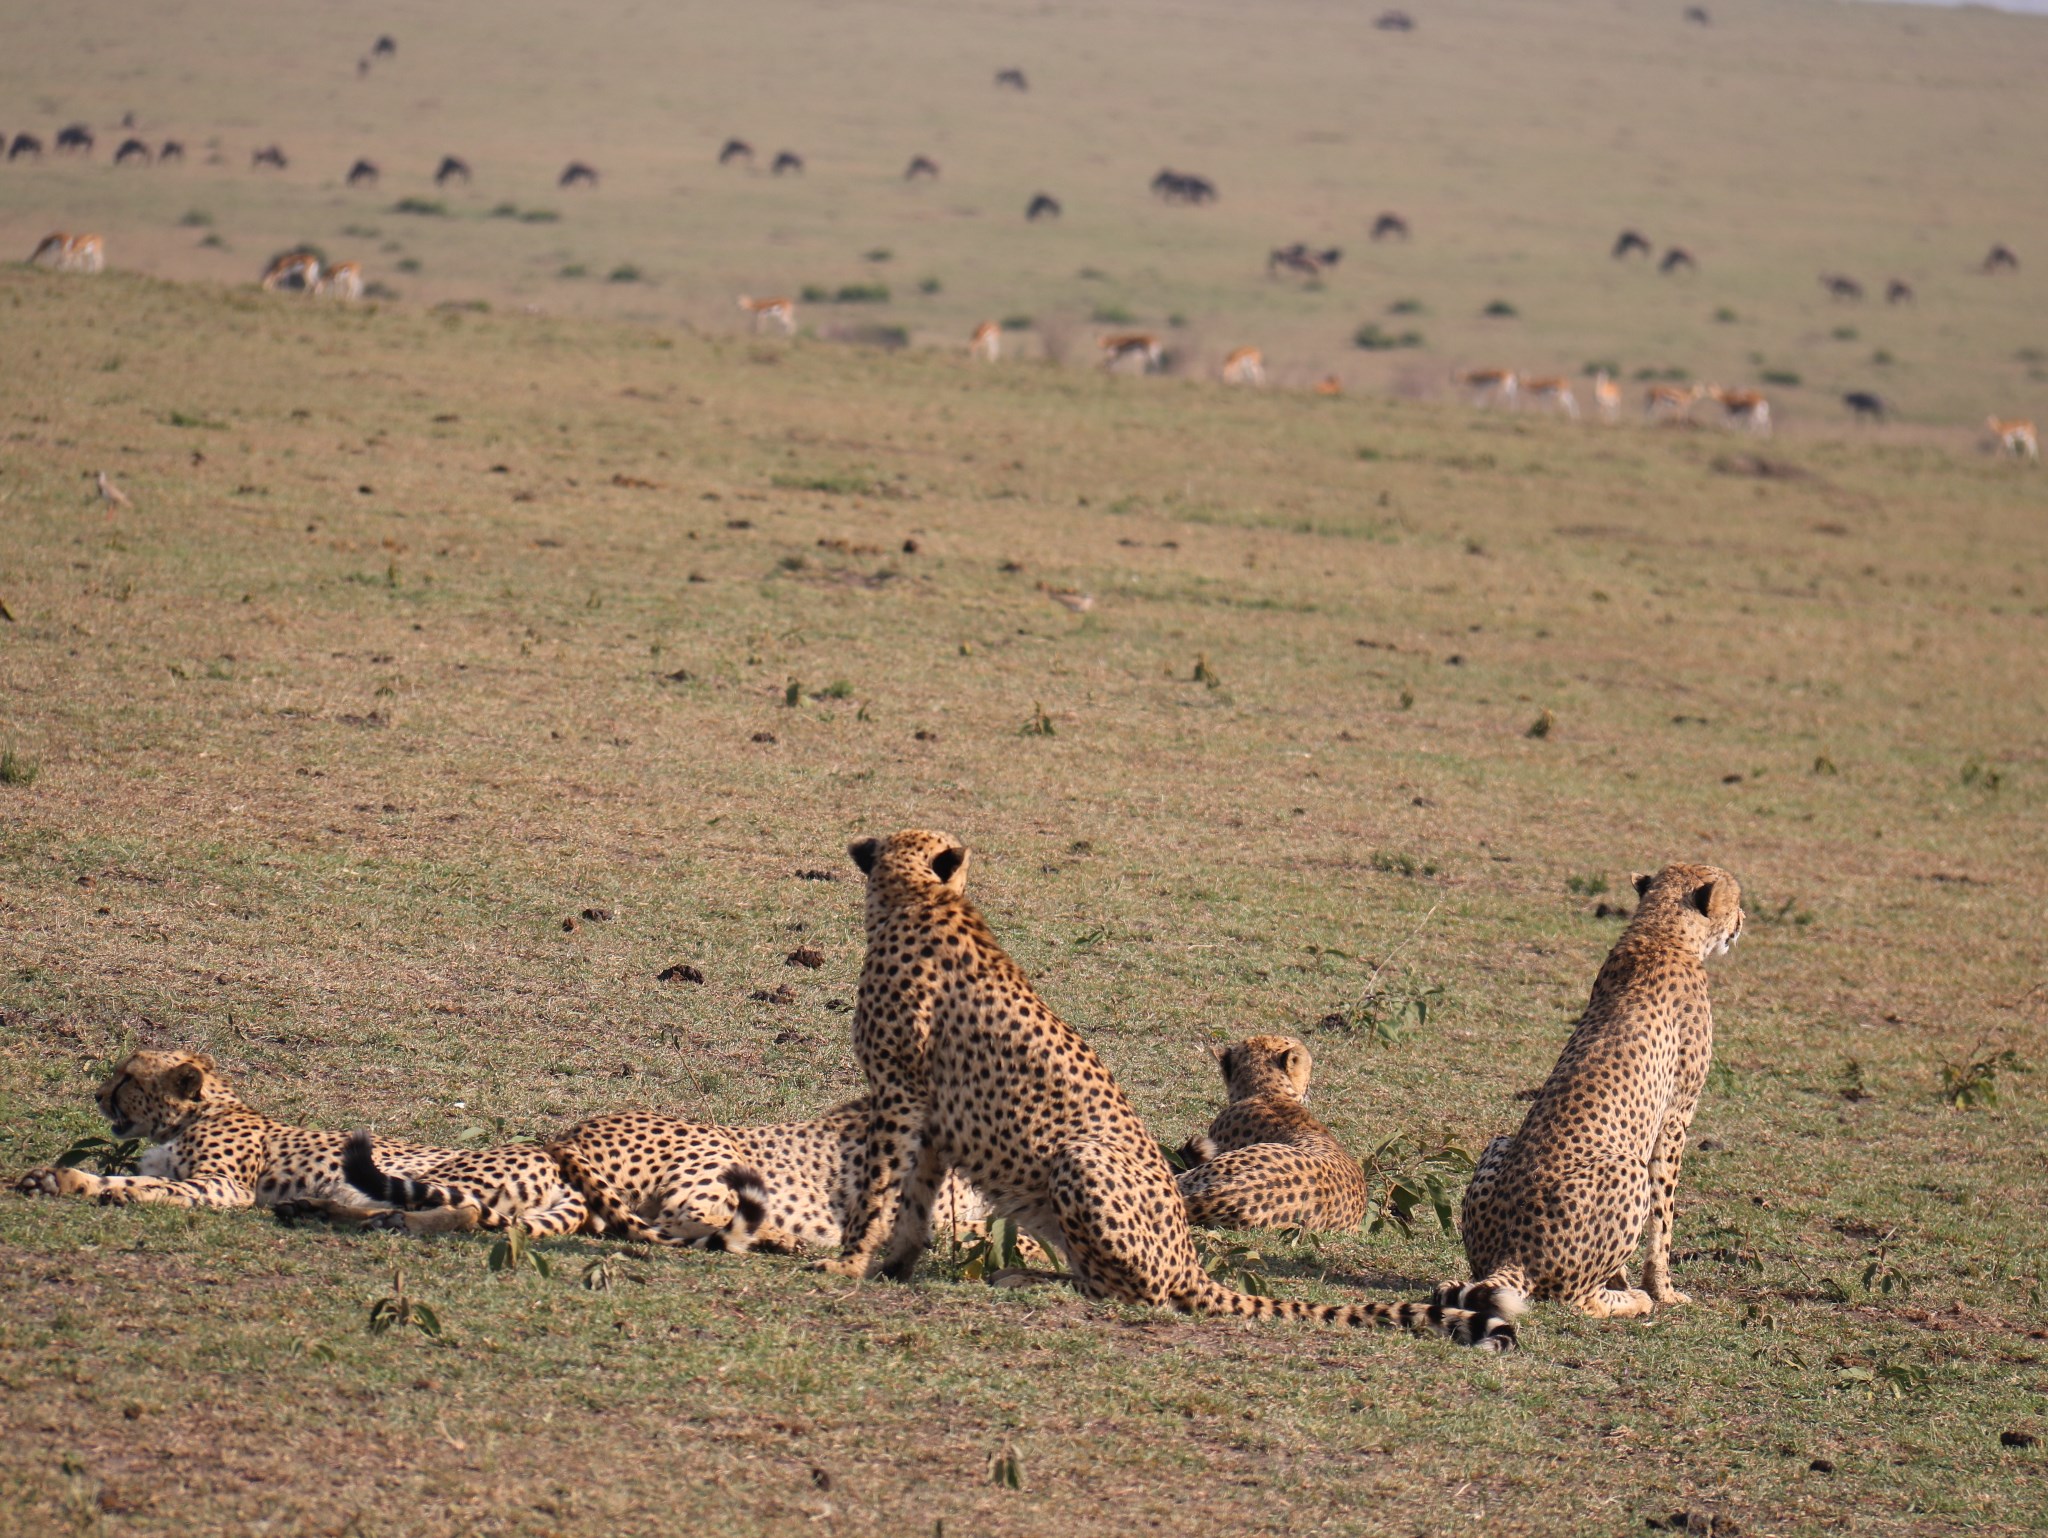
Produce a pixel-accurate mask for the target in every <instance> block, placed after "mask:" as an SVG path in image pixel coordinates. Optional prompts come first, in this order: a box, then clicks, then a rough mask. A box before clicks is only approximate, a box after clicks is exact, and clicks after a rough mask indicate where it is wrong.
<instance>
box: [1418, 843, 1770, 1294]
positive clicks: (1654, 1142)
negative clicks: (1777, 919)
mask: <svg viewBox="0 0 2048 1538" xmlns="http://www.w3.org/2000/svg"><path fill="white" fill-rule="evenodd" d="M1635 884H1636V892H1637V893H1638V894H1639V896H1640V897H1641V899H1642V900H1641V903H1640V904H1639V905H1638V907H1637V908H1636V915H1635V917H1634V918H1633V919H1631V920H1630V921H1629V925H1628V928H1627V929H1625V930H1623V931H1622V935H1621V939H1620V940H1619V941H1617V942H1616V944H1615V947H1614V949H1613V950H1612V951H1610V952H1609V953H1608V956H1607V962H1606V964H1605V965H1604V966H1602V967H1601V968H1600V976H1599V978H1598V979H1597V980H1596V981H1595V982H1594V984H1593V997H1592V1000H1591V1002H1589V1003H1588V1004H1587V1005H1586V1012H1585V1013H1584V1014H1583V1015H1581V1016H1580V1017H1579V1023H1578V1026H1577V1028H1576V1029H1575V1030H1573V1032H1572V1035H1571V1040H1570V1041H1568V1042H1567V1043H1565V1049H1564V1055H1563V1056H1562V1057H1560V1058H1559V1059H1558V1060H1557V1066H1556V1067H1555V1068H1553V1069H1551V1071H1550V1078H1549V1079H1548V1080H1547V1081H1545V1083H1544V1085H1543V1088H1542V1089H1541V1090H1539V1091H1538V1092H1537V1095H1536V1100H1535V1103H1534V1104H1533V1105H1531V1106H1530V1107H1529V1115H1528V1117H1527V1119H1526V1120H1524V1121H1523V1123H1522V1130H1521V1131H1519V1132H1517V1133H1516V1134H1515V1135H1514V1136H1513V1137H1497V1138H1495V1139H1494V1140H1493V1141H1492V1142H1491V1143H1489V1144H1488V1145H1487V1147H1486V1152H1485V1154H1484V1155H1482V1156H1481V1158H1480V1160H1479V1167H1478V1169H1476V1170H1475V1171H1474V1172H1473V1175H1472V1183H1471V1185H1470V1186H1468V1187H1467V1188H1466V1191H1465V1202H1464V1208H1463V1211H1462V1213H1461V1223H1462V1226H1463V1228H1464V1233H1465V1258H1466V1259H1467V1260H1468V1261H1470V1262H1471V1266H1472V1275H1473V1276H1474V1277H1475V1278H1477V1280H1476V1281H1475V1282H1473V1283H1469V1284H1466V1285H1465V1286H1461V1285H1459V1284H1458V1283H1456V1282H1447V1283H1445V1284H1444V1286H1442V1287H1441V1288H1439V1289H1438V1291H1437V1299H1438V1301H1439V1302H1442V1303H1445V1304H1452V1303H1455V1302H1457V1300H1458V1299H1459V1298H1460V1297H1462V1296H1463V1295H1464V1294H1465V1293H1466V1291H1467V1290H1468V1288H1469V1287H1479V1288H1497V1287H1504V1286H1505V1287H1513V1288H1515V1289H1517V1290H1518V1291H1520V1292H1522V1293H1525V1294H1527V1295H1529V1296H1531V1297H1537V1298H1560V1299H1562V1300H1563V1301H1564V1302H1566V1303H1568V1304H1569V1305H1571V1306H1572V1307H1573V1308H1576V1309H1578V1310H1579V1311H1580V1312H1581V1313H1584V1314H1590V1315H1591V1316H1592V1317H1594V1318H1595V1319H1606V1318H1615V1319H1630V1318H1636V1317H1639V1316H1641V1315H1643V1314H1647V1313H1649V1312H1650V1310H1651V1308H1652V1307H1653V1306H1656V1305H1663V1304H1672V1303H1685V1302H1688V1301H1690V1300H1689V1299H1688V1298H1687V1297H1686V1295H1685V1294H1684V1293H1682V1292H1679V1291H1678V1290H1677V1289H1675V1288H1674V1287H1673V1286H1672V1285H1671V1200H1672V1195H1673V1193H1674V1192H1675V1191H1676V1190H1677V1188H1678V1164H1679V1159H1680V1157H1681V1156H1682V1155H1683V1154H1684V1152H1685V1134H1686V1128H1687V1127H1688V1126H1689V1125H1691V1122H1692V1115H1693V1111H1694V1109H1695V1108H1696V1107H1697V1106H1698V1105H1699V1098H1700V1088H1701V1086H1702V1085H1704V1084H1705V1083H1706V1079H1707V1061H1708V1059H1709V1058H1710V1057H1711V1056H1712V1055H1713V1050H1714V1016H1713V1011H1712V1010H1711V1009H1710V1008H1709V1007H1708V1004H1707V972H1706V967H1705V965H1704V963H1705V961H1706V958H1707V957H1709V956H1712V955H1715V954H1717V953H1721V952H1725V951H1726V950H1727V949H1728V947H1729V946H1731V945H1733V944H1734V943H1735V941H1736V939H1737V937H1739V936H1740V935H1741V933H1742V892H1741V889H1740V888H1739V887H1737V886H1736V884H1735V879H1734V878H1733V877H1732V876H1730V875H1729V874H1728V873H1727V872H1726V871H1723V870H1717V869H1715V868H1714V867H1713V866H1711V865H1667V866H1665V867H1664V869H1663V870H1661V871H1659V872H1658V873H1657V874H1656V875H1655V876H1638V877H1636V878H1635ZM1646 1220H1647V1221H1648V1223H1649V1241H1650V1242H1649V1250H1648V1253H1647V1254H1646V1255H1645V1256H1644V1258H1643V1272H1642V1282H1643V1285H1642V1288H1641V1290H1637V1289H1635V1288H1631V1287H1630V1286H1629V1285H1628V1279H1627V1277H1626V1276H1625V1275H1624V1274H1623V1270H1622V1268H1623V1266H1624V1265H1625V1264H1626V1263H1627V1261H1628V1259H1629V1257H1630V1256H1631V1255H1633V1254H1634V1253H1635V1250H1636V1243H1637V1241H1638V1240H1639V1239H1640V1238H1641V1237H1642V1234H1643V1225H1644V1222H1645V1221H1646Z"/></svg>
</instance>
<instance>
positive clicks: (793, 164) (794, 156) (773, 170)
mask: <svg viewBox="0 0 2048 1538" xmlns="http://www.w3.org/2000/svg"><path fill="white" fill-rule="evenodd" d="M784 171H794V172H796V174H797V175H798V176H802V175H803V174H804V157H803V156H801V155H799V154H798V153H797V152H796V151H795V150H782V151H780V152H778V153H777V154H776V156H775V161H774V163H773V164H772V165H770V166H769V167H768V172H769V174H770V175H771V176H780V175H781V174H782V173H783V172H784Z"/></svg>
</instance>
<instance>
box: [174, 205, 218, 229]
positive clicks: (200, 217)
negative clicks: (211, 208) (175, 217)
mask: <svg viewBox="0 0 2048 1538" xmlns="http://www.w3.org/2000/svg"><path fill="white" fill-rule="evenodd" d="M178 223H179V224H180V225H181V226H182V227H183V228H185V229H188V230H204V229H208V228H210V227H211V226H212V224H213V215H212V214H209V213H208V212H207V211H206V210H205V209H203V208H195V209H192V210H191V211H190V212H188V213H187V214H186V215H185V216H184V218H182V219H180V220H179V221H178Z"/></svg>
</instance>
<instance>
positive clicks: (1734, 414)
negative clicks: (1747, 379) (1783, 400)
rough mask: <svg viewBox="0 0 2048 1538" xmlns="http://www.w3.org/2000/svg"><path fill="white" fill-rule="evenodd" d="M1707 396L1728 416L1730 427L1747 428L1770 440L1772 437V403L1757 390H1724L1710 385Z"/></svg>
mask: <svg viewBox="0 0 2048 1538" xmlns="http://www.w3.org/2000/svg"><path fill="white" fill-rule="evenodd" d="M1706 394H1707V396H1708V398H1709V399H1711V400H1713V401H1715V402H1716V403H1717V404H1719V406H1720V408H1721V410H1722V411H1723V412H1725V413H1726V414H1727V421H1728V425H1729V426H1730V427H1742V428H1747V429H1748V430H1749V431H1750V432H1753V433H1757V434H1760V435H1761V436H1763V437H1766V438H1768V437H1769V436H1770V435H1771V403H1770V402H1769V401H1767V400H1765V399H1764V397H1763V394H1762V392H1761V391H1757V390H1724V389H1722V388H1721V387H1720V386H1719V385H1708V386H1707V389H1706Z"/></svg>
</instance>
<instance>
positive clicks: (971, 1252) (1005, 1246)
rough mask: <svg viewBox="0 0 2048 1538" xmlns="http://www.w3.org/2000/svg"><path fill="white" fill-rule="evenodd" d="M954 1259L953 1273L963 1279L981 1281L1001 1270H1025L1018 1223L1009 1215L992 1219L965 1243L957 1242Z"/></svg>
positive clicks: (964, 1280) (1026, 1266) (1025, 1264)
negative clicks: (955, 1268) (954, 1267)
mask: <svg viewBox="0 0 2048 1538" xmlns="http://www.w3.org/2000/svg"><path fill="white" fill-rule="evenodd" d="M954 1259H955V1262H956V1264H957V1267H958V1270H957V1273H956V1274H957V1275H958V1276H959V1278H960V1280H961V1281H963V1282H983V1281H987V1280H988V1279H989V1278H990V1277H993V1276H995V1275H996V1274H997V1273H998V1272H1001V1271H1023V1270H1026V1269H1028V1264H1027V1262H1026V1259H1025V1255H1024V1250H1023V1245H1022V1242H1021V1239H1020V1236H1019V1234H1018V1230H1017V1225H1016V1224H1015V1223H1013V1222H1012V1221H1011V1220H1010V1219H1008V1218H992V1219H990V1220H989V1223H988V1226H987V1227H986V1228H984V1229H983V1230H982V1231H981V1232H980V1233H978V1234H976V1235H975V1236H974V1237H973V1238H972V1239H970V1240H969V1241H968V1242H967V1243H966V1244H964V1245H961V1244H957V1243H956V1245H955V1248H954Z"/></svg>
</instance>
